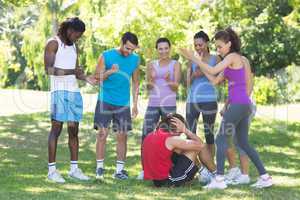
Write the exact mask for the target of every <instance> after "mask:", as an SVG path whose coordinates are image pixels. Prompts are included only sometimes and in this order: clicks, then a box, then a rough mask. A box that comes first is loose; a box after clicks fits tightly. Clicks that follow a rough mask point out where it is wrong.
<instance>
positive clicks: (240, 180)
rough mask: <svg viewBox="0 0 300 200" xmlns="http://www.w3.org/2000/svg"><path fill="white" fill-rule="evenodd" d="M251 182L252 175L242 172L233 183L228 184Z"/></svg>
mask: <svg viewBox="0 0 300 200" xmlns="http://www.w3.org/2000/svg"><path fill="white" fill-rule="evenodd" d="M249 183H250V177H249V175H245V174H242V175H240V176H239V177H237V178H236V179H233V180H232V181H231V183H227V184H232V185H242V184H249Z"/></svg>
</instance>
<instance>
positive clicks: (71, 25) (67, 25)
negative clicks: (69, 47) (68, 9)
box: [58, 17, 85, 44]
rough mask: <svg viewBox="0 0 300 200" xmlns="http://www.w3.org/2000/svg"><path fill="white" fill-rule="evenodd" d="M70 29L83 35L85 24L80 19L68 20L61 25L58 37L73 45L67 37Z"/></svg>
mask: <svg viewBox="0 0 300 200" xmlns="http://www.w3.org/2000/svg"><path fill="white" fill-rule="evenodd" d="M68 29H72V30H74V31H75V32H80V33H83V32H84V31H85V24H84V22H83V21H81V20H80V19H79V18H78V17H72V18H67V19H66V20H65V21H63V22H62V23H61V24H60V25H59V29H58V35H60V36H61V37H62V39H63V40H64V41H66V42H67V44H70V43H71V44H72V42H71V41H70V40H69V38H68V36H67V31H68Z"/></svg>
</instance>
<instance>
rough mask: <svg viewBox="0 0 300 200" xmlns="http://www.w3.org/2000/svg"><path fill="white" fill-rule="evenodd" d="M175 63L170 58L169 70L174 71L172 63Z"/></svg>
mask: <svg viewBox="0 0 300 200" xmlns="http://www.w3.org/2000/svg"><path fill="white" fill-rule="evenodd" d="M175 63H176V60H171V62H170V64H169V66H168V67H169V71H174V65H175Z"/></svg>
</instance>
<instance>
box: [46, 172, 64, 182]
mask: <svg viewBox="0 0 300 200" xmlns="http://www.w3.org/2000/svg"><path fill="white" fill-rule="evenodd" d="M48 180H50V181H53V182H55V183H64V182H66V181H65V179H64V178H63V177H62V176H61V175H60V173H59V172H58V171H57V170H55V171H53V172H51V173H48Z"/></svg>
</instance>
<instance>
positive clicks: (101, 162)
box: [97, 159, 104, 169]
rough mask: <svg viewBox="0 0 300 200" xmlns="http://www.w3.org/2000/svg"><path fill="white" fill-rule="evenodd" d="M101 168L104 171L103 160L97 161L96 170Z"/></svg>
mask: <svg viewBox="0 0 300 200" xmlns="http://www.w3.org/2000/svg"><path fill="white" fill-rule="evenodd" d="M99 168H102V169H104V159H102V160H97V169H99Z"/></svg>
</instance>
